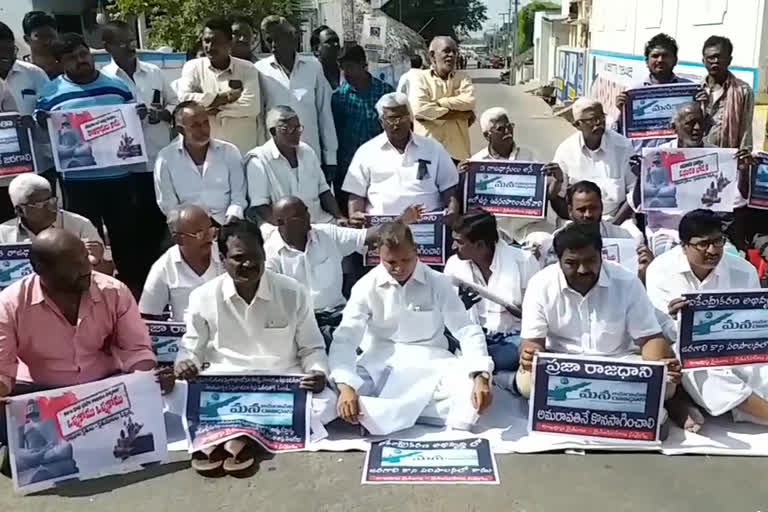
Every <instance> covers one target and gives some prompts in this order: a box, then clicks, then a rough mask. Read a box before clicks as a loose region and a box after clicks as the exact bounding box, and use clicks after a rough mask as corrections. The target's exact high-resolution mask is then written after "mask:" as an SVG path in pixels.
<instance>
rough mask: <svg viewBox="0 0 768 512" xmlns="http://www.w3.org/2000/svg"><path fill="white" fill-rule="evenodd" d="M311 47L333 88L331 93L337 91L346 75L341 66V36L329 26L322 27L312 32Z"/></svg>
mask: <svg viewBox="0 0 768 512" xmlns="http://www.w3.org/2000/svg"><path fill="white" fill-rule="evenodd" d="M309 47H310V48H311V49H312V53H314V54H315V57H317V60H319V61H320V64H322V65H323V74H324V75H325V79H326V80H328V85H330V86H331V91H336V89H338V88H339V86H340V85H341V83H342V80H343V79H344V77H345V76H346V75H342V74H341V67H340V66H339V64H340V63H339V51H340V50H341V45H340V42H339V35H338V34H337V33H336V31H335V30H333V29H332V28H330V27H329V26H328V25H320V26H319V27H317V28H316V29H315V30H313V31H312V35H311V36H310V38H309Z"/></svg>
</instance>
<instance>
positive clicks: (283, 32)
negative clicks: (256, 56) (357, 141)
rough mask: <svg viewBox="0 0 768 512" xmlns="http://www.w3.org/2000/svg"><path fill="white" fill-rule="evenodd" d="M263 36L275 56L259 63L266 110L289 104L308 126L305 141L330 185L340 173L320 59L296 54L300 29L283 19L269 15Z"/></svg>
mask: <svg viewBox="0 0 768 512" xmlns="http://www.w3.org/2000/svg"><path fill="white" fill-rule="evenodd" d="M261 34H262V37H263V38H264V40H265V42H266V43H267V47H268V48H269V49H270V51H271V52H272V55H271V56H269V57H267V58H266V59H261V60H260V61H259V62H257V63H256V69H258V70H259V80H261V90H262V94H263V96H264V104H265V105H266V107H265V110H269V109H271V108H273V107H276V106H278V105H287V106H289V107H291V108H292V109H293V110H295V111H296V113H297V114H298V115H299V119H301V122H302V123H303V124H304V132H303V133H302V135H301V140H302V141H303V142H306V143H307V144H309V146H310V147H311V148H312V149H313V150H314V151H315V154H316V155H317V157H318V158H320V160H321V162H322V164H323V172H324V173H325V179H326V181H327V182H328V183H331V182H332V181H333V177H334V175H335V174H336V150H337V149H338V143H337V141H336V127H335V126H334V124H333V112H332V110H331V87H330V85H328V80H326V78H325V75H324V74H323V68H322V66H321V65H320V63H319V62H317V60H316V59H314V58H312V57H303V56H301V55H299V54H298V53H297V52H296V43H297V41H296V29H295V28H294V27H293V26H292V25H291V24H290V23H289V22H288V20H286V19H285V18H283V17H282V16H267V17H266V18H264V19H263V20H262V22H261Z"/></svg>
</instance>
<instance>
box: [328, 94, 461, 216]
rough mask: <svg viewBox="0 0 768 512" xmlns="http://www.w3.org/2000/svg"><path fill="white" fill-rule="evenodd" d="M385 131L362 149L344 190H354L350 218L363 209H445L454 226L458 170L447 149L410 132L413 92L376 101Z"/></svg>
mask: <svg viewBox="0 0 768 512" xmlns="http://www.w3.org/2000/svg"><path fill="white" fill-rule="evenodd" d="M376 111H377V112H378V114H379V119H380V121H381V126H382V128H384V133H382V134H380V135H377V136H376V137H374V138H373V139H371V140H369V141H368V142H366V143H365V144H363V145H362V146H360V149H358V150H357V153H355V156H354V158H353V159H352V163H351V164H350V166H349V170H348V171H347V177H346V178H345V179H344V186H343V187H342V189H343V190H344V191H345V192H347V193H349V218H350V222H351V223H353V224H357V225H362V223H363V214H364V213H368V214H375V215H399V214H400V213H401V212H402V211H403V210H405V209H406V208H407V207H409V206H413V205H422V206H423V207H424V211H425V212H434V211H444V213H445V214H446V219H445V221H446V224H448V225H450V224H451V223H452V222H453V220H454V219H455V218H456V216H457V215H458V214H459V200H458V197H457V188H458V187H457V185H458V183H459V174H458V172H457V171H456V166H455V165H454V164H453V162H452V161H451V156H450V155H449V154H448V152H447V151H446V150H445V148H444V147H443V146H442V145H441V144H440V143H439V142H437V141H436V140H435V139H433V138H427V137H424V136H422V135H417V134H415V133H413V132H412V131H411V122H412V116H411V111H410V108H409V105H408V97H407V96H406V95H405V94H402V93H399V92H393V93H389V94H385V95H384V96H382V97H381V99H380V100H379V101H378V103H376Z"/></svg>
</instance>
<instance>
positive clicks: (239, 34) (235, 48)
mask: <svg viewBox="0 0 768 512" xmlns="http://www.w3.org/2000/svg"><path fill="white" fill-rule="evenodd" d="M230 18H231V20H232V50H230V52H229V53H230V55H232V57H235V58H238V59H243V60H247V61H249V62H253V23H252V22H251V19H250V18H249V17H248V16H246V15H244V14H233V15H232V16H230Z"/></svg>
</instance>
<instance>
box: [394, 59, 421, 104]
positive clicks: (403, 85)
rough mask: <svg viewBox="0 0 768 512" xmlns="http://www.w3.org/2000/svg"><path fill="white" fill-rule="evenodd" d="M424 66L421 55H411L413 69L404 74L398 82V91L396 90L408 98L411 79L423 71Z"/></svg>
mask: <svg viewBox="0 0 768 512" xmlns="http://www.w3.org/2000/svg"><path fill="white" fill-rule="evenodd" d="M423 64H424V63H423V61H422V60H421V56H420V55H411V69H409V70H408V71H406V72H405V73H403V74H402V76H401V77H400V80H398V81H397V89H395V90H396V91H397V92H401V93H403V94H405V95H406V96H408V92H409V91H410V79H411V77H413V76H414V75H415V74H416V73H418V72H419V71H421V67H422V66H423Z"/></svg>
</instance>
